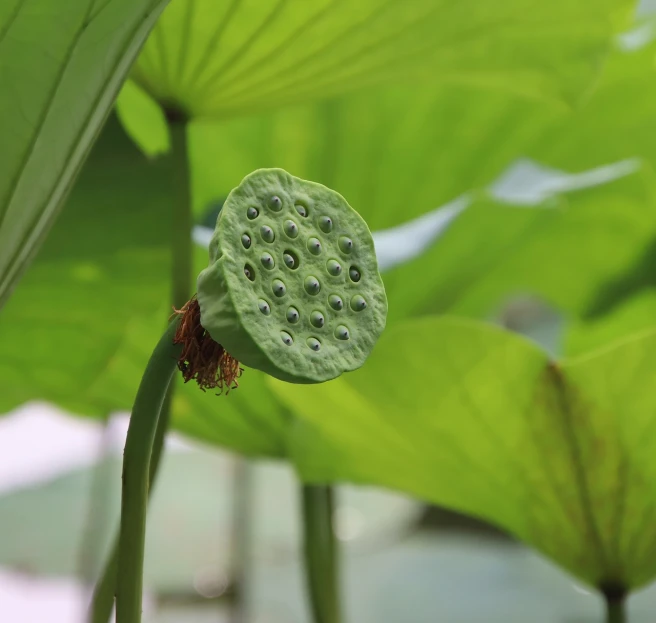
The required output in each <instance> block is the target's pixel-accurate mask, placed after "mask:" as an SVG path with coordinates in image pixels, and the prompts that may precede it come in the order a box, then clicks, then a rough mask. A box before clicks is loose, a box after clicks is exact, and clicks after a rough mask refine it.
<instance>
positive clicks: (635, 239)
mask: <svg viewBox="0 0 656 623" xmlns="http://www.w3.org/2000/svg"><path fill="white" fill-rule="evenodd" d="M655 189H656V187H655V186H654V180H653V176H652V174H651V173H650V172H649V170H647V169H645V168H642V169H639V170H637V171H635V172H634V173H632V174H627V175H624V176H623V177H620V178H619V179H616V180H614V181H610V182H608V183H605V184H601V185H598V186H593V187H591V188H587V189H583V190H577V191H569V192H563V193H560V194H557V195H555V196H551V197H549V198H547V199H545V200H544V201H542V202H538V204H537V205H533V204H521V203H520V204H516V205H515V204H510V203H503V202H501V201H499V200H494V199H493V198H492V197H491V196H488V197H487V198H486V197H480V198H479V200H478V201H475V202H474V203H473V205H471V206H470V207H469V208H467V209H466V210H465V211H464V212H463V213H462V214H461V215H460V216H458V217H457V219H456V220H455V221H454V222H453V223H452V224H451V225H450V227H449V228H448V229H447V230H446V232H445V233H444V234H443V235H442V236H441V237H440V238H439V239H438V241H437V242H436V243H435V244H434V245H433V246H432V247H431V248H430V249H429V250H428V251H427V252H426V253H424V254H423V255H421V256H419V257H418V258H417V259H415V260H413V261H412V262H409V263H406V264H403V265H401V266H399V267H398V268H396V269H394V270H391V271H390V272H388V273H386V275H385V285H386V288H387V292H388V297H389V300H390V319H392V320H394V319H398V318H400V317H402V316H411V315H422V314H426V313H437V312H445V311H449V312H453V313H457V314H459V315H471V316H480V315H489V314H493V313H495V312H496V311H497V310H498V309H499V307H500V306H501V305H502V304H503V303H504V302H507V301H508V300H509V299H510V298H512V297H514V296H524V295H535V296H538V297H540V298H542V299H544V300H545V301H547V302H549V303H551V304H552V305H554V306H555V307H556V308H558V309H560V310H562V311H565V312H566V313H568V314H570V315H571V316H573V317H577V316H581V315H582V314H583V313H584V312H585V311H586V310H587V309H588V307H589V306H590V305H591V304H593V302H594V301H595V300H596V299H597V298H598V289H599V286H600V285H601V284H602V283H604V282H605V281H606V280H607V279H609V278H612V277H617V276H619V275H622V274H623V273H624V271H626V270H627V269H628V268H630V267H631V266H633V264H634V263H635V262H636V261H637V259H638V258H640V257H641V256H642V254H643V252H644V248H645V247H646V246H647V245H649V243H650V241H651V240H652V238H653V237H654V236H655V235H656V194H655V192H654V191H655Z"/></svg>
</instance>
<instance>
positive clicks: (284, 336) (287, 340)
mask: <svg viewBox="0 0 656 623" xmlns="http://www.w3.org/2000/svg"><path fill="white" fill-rule="evenodd" d="M280 339H281V340H282V343H283V344H286V345H287V346H291V345H292V344H293V343H294V338H293V337H292V336H291V335H290V334H289V333H287V331H281V332H280Z"/></svg>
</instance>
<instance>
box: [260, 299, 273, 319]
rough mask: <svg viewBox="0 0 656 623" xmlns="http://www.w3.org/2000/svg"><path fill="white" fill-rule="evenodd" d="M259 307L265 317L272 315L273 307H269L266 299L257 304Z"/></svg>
mask: <svg viewBox="0 0 656 623" xmlns="http://www.w3.org/2000/svg"><path fill="white" fill-rule="evenodd" d="M257 306H258V307H259V308H260V311H261V312H262V313H263V314H264V315H265V316H268V315H269V314H270V313H271V305H269V303H267V302H266V301H265V300H264V299H260V300H259V301H258V302H257Z"/></svg>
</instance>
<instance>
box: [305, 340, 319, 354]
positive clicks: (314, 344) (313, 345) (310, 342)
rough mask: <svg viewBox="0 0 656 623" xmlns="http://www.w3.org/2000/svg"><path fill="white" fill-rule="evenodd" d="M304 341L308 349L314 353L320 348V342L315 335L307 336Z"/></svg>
mask: <svg viewBox="0 0 656 623" xmlns="http://www.w3.org/2000/svg"><path fill="white" fill-rule="evenodd" d="M305 343H306V344H307V345H308V347H309V348H310V349H312V350H313V351H314V352H315V353H316V352H317V351H318V350H320V349H321V342H320V341H319V340H318V339H317V338H316V337H309V338H308V339H307V340H306V341H305Z"/></svg>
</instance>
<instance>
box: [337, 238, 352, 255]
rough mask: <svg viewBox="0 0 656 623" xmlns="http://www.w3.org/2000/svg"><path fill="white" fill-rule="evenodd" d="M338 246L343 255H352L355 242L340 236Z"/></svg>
mask: <svg viewBox="0 0 656 623" xmlns="http://www.w3.org/2000/svg"><path fill="white" fill-rule="evenodd" d="M337 246H338V247H339V250H340V251H341V252H342V253H350V252H351V251H353V240H351V239H350V238H347V237H346V236H340V237H339V240H338V241H337Z"/></svg>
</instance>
